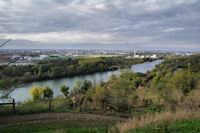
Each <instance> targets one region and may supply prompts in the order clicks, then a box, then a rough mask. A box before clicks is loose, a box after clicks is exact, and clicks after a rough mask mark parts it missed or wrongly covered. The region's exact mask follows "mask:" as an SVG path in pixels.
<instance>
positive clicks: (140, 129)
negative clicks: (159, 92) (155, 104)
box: [110, 110, 200, 133]
mask: <svg viewBox="0 0 200 133" xmlns="http://www.w3.org/2000/svg"><path fill="white" fill-rule="evenodd" d="M199 130H200V112H199V111H197V112H195V111H189V110H178V111H176V112H163V113H160V114H154V115H153V114H146V115H143V116H142V117H139V118H137V117H136V118H133V119H130V120H128V121H127V122H124V123H121V124H117V125H116V126H115V127H113V128H111V129H110V132H116V133H118V132H119V133H124V132H126V131H128V132H127V133H133V132H134V133H146V132H149V133H152V132H185V133H186V132H199Z"/></svg>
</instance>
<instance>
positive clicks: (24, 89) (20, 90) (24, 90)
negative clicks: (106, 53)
mask: <svg viewBox="0 0 200 133" xmlns="http://www.w3.org/2000/svg"><path fill="white" fill-rule="evenodd" d="M162 61H163V60H155V61H153V62H145V63H141V64H140V65H139V64H135V65H133V66H132V67H131V69H130V70H131V71H134V72H144V73H145V72H146V71H148V70H152V69H153V68H154V67H155V66H156V65H157V64H159V63H161V62H162ZM141 70H143V71H141ZM121 72H123V71H121V70H115V71H107V72H98V73H94V74H89V75H83V76H74V77H66V78H60V79H55V80H45V81H39V82H33V83H30V84H26V85H24V86H20V87H17V88H16V89H15V90H14V91H13V92H12V93H11V97H12V98H14V99H16V101H17V102H24V101H25V100H26V99H28V98H30V95H29V94H28V90H30V89H31V88H33V87H34V86H36V85H37V86H39V87H45V86H50V87H51V88H52V89H53V91H54V97H56V96H57V95H62V93H61V92H60V85H67V86H69V88H70V90H71V89H72V88H73V87H74V86H75V85H76V81H81V82H84V81H85V80H89V81H91V82H92V83H93V84H98V83H100V82H101V81H104V82H106V81H108V79H109V77H110V76H111V75H112V74H116V75H119V74H120V73H121ZM22 95H23V97H21V96H22Z"/></svg>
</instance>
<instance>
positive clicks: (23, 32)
mask: <svg viewBox="0 0 200 133" xmlns="http://www.w3.org/2000/svg"><path fill="white" fill-rule="evenodd" d="M199 7H200V1H199V0H171V1H166V0H67V1H65V0H1V1H0V44H1V43H3V42H4V41H5V40H6V39H12V41H10V42H9V43H8V44H7V45H5V46H4V47H3V48H5V49H21V48H24V49H40V48H41V49H62V48H63V49H108V50H111V49H113V50H114V49H122V50H123V49H124V50H127V49H141V50H178V51H200V23H199V22H200V8H199Z"/></svg>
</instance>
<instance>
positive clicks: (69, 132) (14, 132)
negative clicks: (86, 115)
mask: <svg viewBox="0 0 200 133" xmlns="http://www.w3.org/2000/svg"><path fill="white" fill-rule="evenodd" d="M110 125H113V122H111V121H108V120H107V121H105V120H90V121H87V120H81V119H77V120H64V119H63V120H62V121H56V120H54V121H42V120H41V122H40V123H34V122H33V123H31V121H24V122H21V123H18V125H16V126H9V127H4V128H0V133H106V132H107V131H108V127H109V126H110Z"/></svg>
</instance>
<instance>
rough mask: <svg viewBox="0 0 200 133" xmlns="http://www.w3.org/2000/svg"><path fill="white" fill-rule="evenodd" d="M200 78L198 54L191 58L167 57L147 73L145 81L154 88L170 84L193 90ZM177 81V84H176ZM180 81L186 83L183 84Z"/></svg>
mask: <svg viewBox="0 0 200 133" xmlns="http://www.w3.org/2000/svg"><path fill="white" fill-rule="evenodd" d="M199 76H200V54H195V55H191V56H167V57H166V58H165V60H164V61H163V62H162V63H161V64H159V65H157V66H156V68H155V69H153V70H152V71H151V72H148V73H147V76H146V77H147V80H148V81H150V82H149V85H150V84H151V85H152V86H153V87H154V88H159V89H162V88H166V86H170V84H177V86H178V85H179V87H180V86H184V87H185V88H188V87H187V86H190V87H189V88H190V89H191V88H194V87H195V84H198V83H197V80H198V78H199ZM176 81H177V82H176ZM181 81H188V83H184V84H183V82H181Z"/></svg>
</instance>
